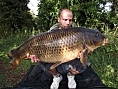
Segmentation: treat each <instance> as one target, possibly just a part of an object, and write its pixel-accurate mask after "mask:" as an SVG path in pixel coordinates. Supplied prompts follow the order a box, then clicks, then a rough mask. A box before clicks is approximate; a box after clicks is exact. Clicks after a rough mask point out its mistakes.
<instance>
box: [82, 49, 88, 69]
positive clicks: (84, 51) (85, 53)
mask: <svg viewBox="0 0 118 89" xmlns="http://www.w3.org/2000/svg"><path fill="white" fill-rule="evenodd" d="M87 55H88V49H87V48H85V49H84V50H82V52H81V57H80V62H81V63H82V64H83V65H84V67H86V62H87Z"/></svg>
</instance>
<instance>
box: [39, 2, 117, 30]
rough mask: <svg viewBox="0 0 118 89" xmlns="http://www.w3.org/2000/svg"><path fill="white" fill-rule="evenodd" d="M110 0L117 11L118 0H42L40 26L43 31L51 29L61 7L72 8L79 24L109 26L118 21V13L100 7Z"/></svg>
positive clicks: (75, 19) (40, 3) (94, 26)
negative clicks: (117, 18)
mask: <svg viewBox="0 0 118 89" xmlns="http://www.w3.org/2000/svg"><path fill="white" fill-rule="evenodd" d="M108 2H109V3H112V6H113V7H114V8H115V11H116V9H117V8H116V7H115V6H117V5H116V3H117V0H110V1H109V0H108V1H107V0H63V1H61V0H40V2H39V5H38V7H39V9H38V20H37V21H38V22H37V23H38V24H37V25H38V28H39V29H40V30H42V31H46V30H49V28H50V27H51V26H52V25H53V24H54V23H56V21H57V15H58V12H59V10H60V9H61V8H69V9H70V10H72V12H73V14H74V19H73V21H74V23H75V24H77V25H78V26H85V27H92V28H99V27H100V26H101V23H102V24H106V23H107V24H109V25H107V26H109V27H110V24H114V22H118V21H116V20H115V18H116V17H117V14H116V13H115V14H114V11H112V10H111V11H110V12H105V8H104V7H100V5H102V4H103V6H105V5H106V3H108ZM113 3H114V4H113ZM114 5H115V6H114ZM111 8H112V7H111ZM109 13H110V15H109ZM110 18H112V20H111V19H110ZM100 28H101V27H100Z"/></svg>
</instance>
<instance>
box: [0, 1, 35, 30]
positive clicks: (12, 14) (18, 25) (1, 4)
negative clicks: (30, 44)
mask: <svg viewBox="0 0 118 89" xmlns="http://www.w3.org/2000/svg"><path fill="white" fill-rule="evenodd" d="M28 3H29V0H0V26H1V27H2V28H4V31H5V32H10V31H12V32H15V31H17V30H22V29H23V28H24V27H26V28H29V29H31V28H32V27H33V24H32V16H31V15H30V13H29V8H28V7H27V4H28Z"/></svg>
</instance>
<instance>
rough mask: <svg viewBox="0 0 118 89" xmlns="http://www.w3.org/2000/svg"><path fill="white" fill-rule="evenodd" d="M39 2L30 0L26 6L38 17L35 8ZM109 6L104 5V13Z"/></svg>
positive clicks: (108, 4)
mask: <svg viewBox="0 0 118 89" xmlns="http://www.w3.org/2000/svg"><path fill="white" fill-rule="evenodd" d="M39 1H40V0H30V3H29V4H28V7H29V8H30V9H31V11H33V12H34V14H35V15H38V11H37V10H38V7H37V5H38V3H39ZM110 5H111V3H107V4H106V7H105V10H106V11H109V10H110V8H109V6H110ZM101 7H102V5H101Z"/></svg>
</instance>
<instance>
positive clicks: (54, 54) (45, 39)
mask: <svg viewBox="0 0 118 89" xmlns="http://www.w3.org/2000/svg"><path fill="white" fill-rule="evenodd" d="M105 39H106V38H105V36H104V35H103V34H101V33H100V32H99V31H97V30H92V29H89V28H83V27H73V28H67V29H62V30H58V29H57V30H55V31H50V32H44V33H41V34H38V35H36V36H33V37H31V38H29V39H28V40H27V41H26V42H24V43H23V44H21V46H19V47H18V48H16V49H13V50H11V51H10V52H8V57H9V58H11V59H12V60H11V62H10V66H11V69H15V68H17V67H18V65H19V63H20V61H21V60H22V59H24V58H26V56H27V54H30V55H36V57H37V58H38V59H39V60H40V61H42V62H46V63H55V64H54V65H52V66H51V68H50V69H53V68H55V67H56V66H58V65H60V64H61V63H64V62H68V61H71V60H74V59H75V58H76V57H79V54H80V53H83V54H84V55H83V57H82V59H81V58H80V61H81V62H82V63H83V65H86V56H87V54H86V53H87V52H88V51H93V50H94V49H96V48H98V47H100V46H101V45H102V44H103V43H104V40H105Z"/></svg>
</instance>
